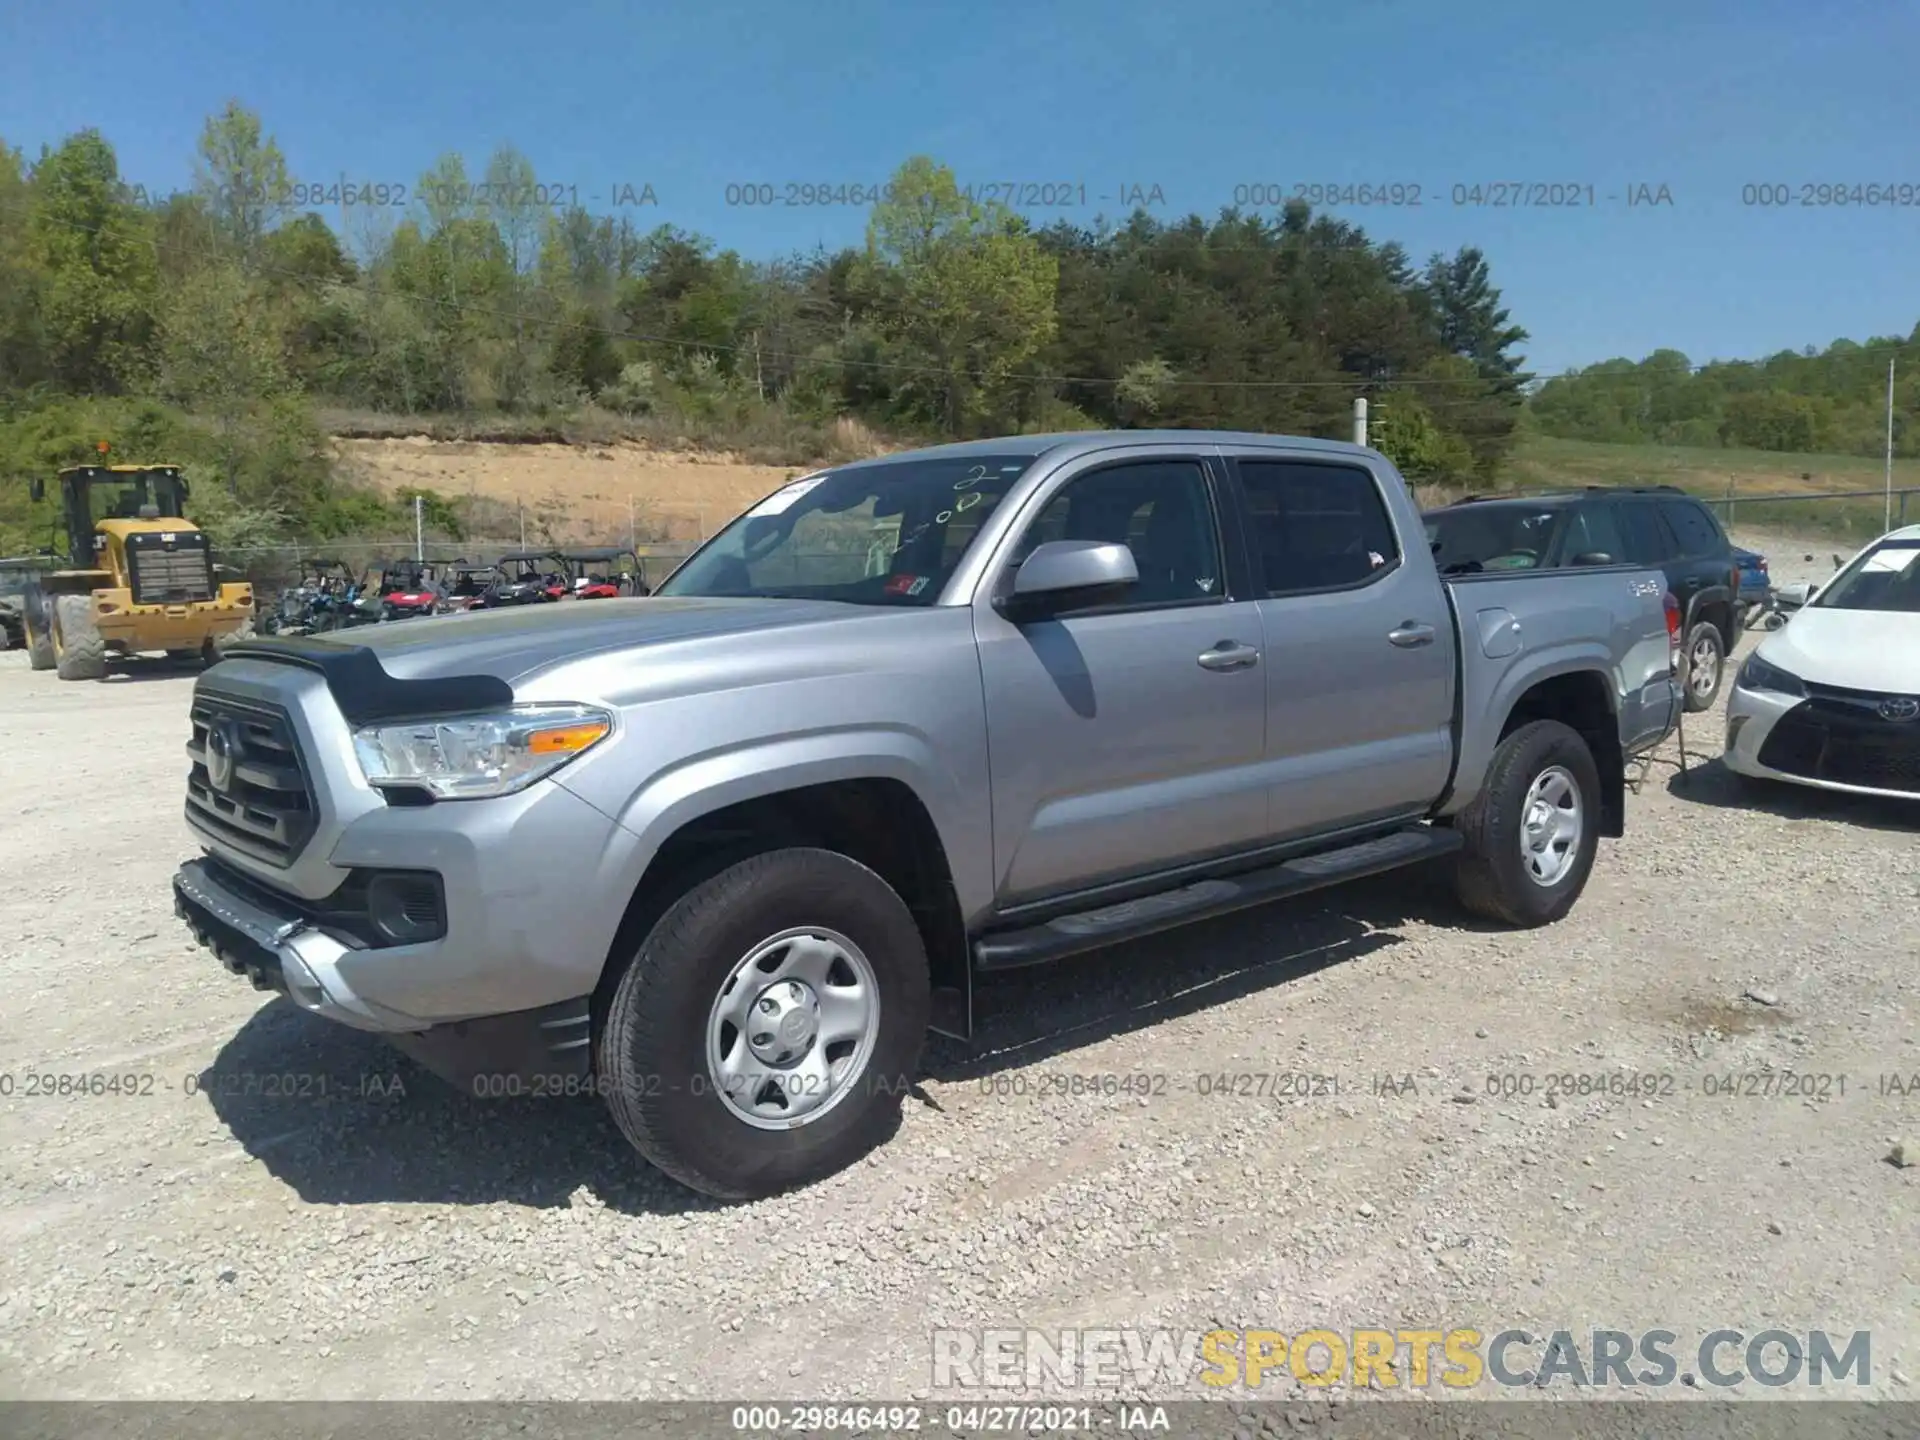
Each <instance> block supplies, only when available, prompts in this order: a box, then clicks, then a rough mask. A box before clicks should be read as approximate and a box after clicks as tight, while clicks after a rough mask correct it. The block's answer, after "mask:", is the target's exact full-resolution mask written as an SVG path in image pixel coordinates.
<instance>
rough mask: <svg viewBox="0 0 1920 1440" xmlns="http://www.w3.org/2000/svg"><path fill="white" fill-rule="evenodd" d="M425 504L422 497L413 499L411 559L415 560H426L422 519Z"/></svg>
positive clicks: (425, 536) (425, 534) (425, 540)
mask: <svg viewBox="0 0 1920 1440" xmlns="http://www.w3.org/2000/svg"><path fill="white" fill-rule="evenodd" d="M425 503H426V502H425V499H424V497H422V496H419V495H416V496H414V497H413V558H414V559H416V560H425V559H426V558H427V532H426V527H425V524H424V521H423V518H422V515H423V510H422V507H423V506H424V505H425Z"/></svg>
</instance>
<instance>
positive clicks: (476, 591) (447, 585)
mask: <svg viewBox="0 0 1920 1440" xmlns="http://www.w3.org/2000/svg"><path fill="white" fill-rule="evenodd" d="M499 580H500V572H499V570H497V569H496V568H495V567H493V566H492V565H476V564H474V563H473V562H472V561H471V560H455V561H454V562H453V563H452V564H451V565H449V566H448V567H447V569H446V573H445V575H444V576H443V577H442V578H441V583H440V587H439V589H440V613H441V614H442V615H457V614H459V613H460V612H461V611H463V610H471V609H473V608H475V607H476V606H477V605H479V602H480V600H481V598H482V597H483V596H484V595H485V594H486V593H487V591H488V589H489V588H490V587H492V586H493V585H495V584H496V583H498V582H499ZM482 608H484V607H482Z"/></svg>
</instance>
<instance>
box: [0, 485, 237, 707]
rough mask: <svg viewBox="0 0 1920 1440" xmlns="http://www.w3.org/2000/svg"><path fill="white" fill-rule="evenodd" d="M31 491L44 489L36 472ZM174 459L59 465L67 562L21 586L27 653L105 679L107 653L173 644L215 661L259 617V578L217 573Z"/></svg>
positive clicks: (178, 650)
mask: <svg viewBox="0 0 1920 1440" xmlns="http://www.w3.org/2000/svg"><path fill="white" fill-rule="evenodd" d="M30 493H31V494H32V497H33V499H34V500H36V501H39V500H43V499H45V498H46V482H45V481H43V480H39V479H35V480H34V481H33V482H32V486H31V491H30ZM187 494H188V489H187V482H186V480H185V479H183V478H182V477H181V474H180V469H179V467H178V466H176V465H77V466H74V467H72V468H70V469H67V470H62V471H61V472H60V509H61V517H62V519H63V520H64V522H65V527H66V532H67V548H68V552H69V553H68V556H67V557H66V559H67V562H68V563H70V564H71V567H72V568H70V569H49V570H44V571H41V572H39V573H37V574H36V575H35V576H34V577H33V579H32V581H31V582H30V583H29V584H28V586H27V587H26V590H25V593H24V594H23V595H22V596H21V607H20V608H21V614H22V618H23V620H24V622H25V624H24V629H25V637H24V638H25V640H26V642H27V654H28V659H29V662H30V663H31V665H32V666H33V668H34V669H35V670H54V671H57V672H58V673H59V676H60V678H61V679H62V680H98V679H100V678H102V677H103V676H104V675H105V674H106V673H107V657H108V656H110V655H113V656H121V655H138V654H141V653H144V652H150V651H165V652H166V653H167V654H168V655H171V656H175V657H181V658H184V657H191V656H196V655H197V656H199V657H200V658H201V659H202V660H204V661H205V662H206V663H207V664H209V665H211V664H212V663H214V661H216V660H218V659H219V658H220V652H221V650H222V649H223V648H224V646H225V644H226V642H228V641H229V640H232V639H234V638H237V637H238V636H239V635H242V634H245V633H248V632H250V631H251V629H252V624H253V587H252V586H251V585H249V584H245V583H238V584H216V583H215V578H216V577H215V574H214V565H213V556H212V555H211V553H210V552H209V551H208V549H207V537H206V535H205V533H204V532H202V531H201V530H199V529H198V528H196V527H195V526H194V525H193V523H192V522H191V521H189V520H187V519H186V518H185V516H184V515H183V513H182V512H183V511H184V509H185V507H186V500H187Z"/></svg>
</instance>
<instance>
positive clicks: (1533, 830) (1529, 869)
mask: <svg viewBox="0 0 1920 1440" xmlns="http://www.w3.org/2000/svg"><path fill="white" fill-rule="evenodd" d="M1599 812H1600V772H1599V769H1598V767H1597V766H1595V764H1594V763H1593V752H1592V751H1591V750H1589V749H1588V748H1587V742H1586V741H1585V740H1584V739H1582V738H1581V736H1580V732H1579V731H1577V730H1575V729H1573V728H1572V727H1571V726H1568V725H1563V724H1561V723H1560V722H1559V721H1558V720H1535V721H1533V722H1532V723H1531V724H1527V725H1522V726H1521V727H1520V728H1519V729H1517V730H1515V731H1514V732H1513V733H1512V734H1511V735H1509V736H1507V738H1506V739H1504V740H1502V741H1501V742H1500V745H1499V747H1498V748H1497V749H1496V750H1495V751H1494V752H1493V763H1492V764H1491V765H1489V766H1488V767H1487V779H1486V784H1485V786H1484V787H1483V788H1482V789H1481V791H1480V793H1479V794H1478V795H1477V796H1475V797H1474V800H1473V803H1472V804H1470V805H1468V806H1467V808H1466V809H1465V810H1463V811H1462V812H1461V813H1460V814H1459V815H1458V816H1457V817H1456V818H1455V820H1454V822H1453V823H1454V828H1455V829H1456V830H1458V831H1460V833H1461V835H1462V836H1463V838H1464V839H1465V841H1466V847H1465V849H1464V850H1463V851H1462V852H1461V854H1460V857H1459V860H1458V861H1457V862H1456V866H1455V872H1454V885H1455V889H1456V891H1457V892H1458V894H1459V896H1460V902H1461V904H1463V905H1465V906H1466V907H1467V909H1469V910H1471V911H1473V912H1474V913H1475V914H1476V915H1483V916H1485V917H1486V918H1487V919H1489V920H1498V921H1501V922H1503V923H1505V924H1508V925H1517V926H1521V927H1523V928H1532V927H1534V926H1538V925H1547V924H1551V923H1552V922H1553V921H1555V920H1558V919H1560V918H1561V917H1562V916H1563V915H1565V914H1566V913H1567V912H1568V911H1569V910H1571V909H1572V908H1573V902H1574V901H1576V900H1578V899H1579V898H1580V892H1581V891H1582V890H1584V889H1585V888H1586V885H1587V876H1588V875H1589V874H1590V873H1591V872H1592V870H1593V859H1594V855H1595V853H1596V852H1597V851H1598V850H1599V848H1600V813H1599Z"/></svg>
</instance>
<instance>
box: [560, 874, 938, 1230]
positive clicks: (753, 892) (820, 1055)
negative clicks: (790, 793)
mask: <svg viewBox="0 0 1920 1440" xmlns="http://www.w3.org/2000/svg"><path fill="white" fill-rule="evenodd" d="M928 1004H929V992H928V976H927V955H926V948H925V945H924V943H923V942H922V940H921V937H920V931H919V927H918V926H916V925H915V924H914V920H913V916H912V914H911V913H910V912H909V911H908V909H907V907H906V904H905V902H903V901H902V900H901V898H900V896H899V895H898V894H896V893H895V892H894V890H893V889H892V887H891V886H889V885H888V884H887V883H886V881H884V880H882V879H881V878H880V877H879V876H878V875H876V874H874V872H873V871H871V870H869V869H868V868H867V867H866V866H864V865H861V864H859V863H858V862H857V861H854V860H850V859H848V858H847V857H846V856H844V855H840V854H836V853H834V852H832V851H828V850H815V849H786V850H774V851H769V852H767V853H765V854H761V855H756V856H753V857H752V858H750V859H747V860H743V861H741V862H739V863H738V864H736V865H733V866H730V867H729V868H727V869H725V870H723V871H721V872H720V873H719V874H718V875H715V876H714V877H713V878H712V879H710V880H707V881H705V882H704V883H702V884H699V885H696V886H694V887H693V888H692V889H691V890H689V891H688V892H687V893H686V894H685V895H683V896H681V898H680V899H679V900H678V901H677V902H675V904H674V905H673V906H672V908H670V909H669V910H668V911H667V912H666V914H665V915H663V916H662V917H661V918H660V920H659V922H658V923H657V924H656V925H655V926H654V927H653V930H652V932H651V933H650V934H649V935H648V936H647V938H646V940H645V941H644V942H642V944H641V946H640V949H639V952H638V953H637V954H636V955H635V956H634V957H633V960H632V962H631V963H630V964H629V965H628V967H627V970H626V973H625V974H623V975H622V976H621V977H620V981H619V984H618V985H617V986H616V988H615V990H614V992H613V998H612V999H611V1001H610V1002H609V1003H608V1007H607V1012H606V1015H605V1019H604V1023H603V1025H602V1027H601V1034H600V1038H599V1046H598V1061H599V1069H600V1073H601V1076H602V1078H603V1082H604V1084H605V1086H606V1089H607V1105H608V1108H609V1109H611V1110H612V1112H613V1118H614V1121H615V1123H617V1124H618V1125H619V1127H620V1129H621V1132H622V1133H623V1134H624V1135H625V1136H626V1137H627V1139H628V1140H629V1141H630V1142H632V1144H633V1146H634V1148H635V1149H637V1150H638V1151H639V1152H640V1153H641V1154H642V1155H644V1156H645V1157H646V1158H647V1159H648V1160H650V1161H652V1162H653V1164H655V1165H656V1166H658V1167H659V1168H660V1169H661V1170H664V1171H665V1172H666V1173H667V1174H669V1175H671V1176H672V1177H673V1178H674V1179H676V1180H678V1181H680V1182H681V1183H682V1184H684V1185H687V1186H689V1187H691V1188H692V1189H695V1190H698V1191H700V1192H702V1193H703V1194H707V1195H712V1196H716V1197H718V1198H720V1199H726V1200H751V1199H758V1198H760V1197H762V1196H766V1195H772V1194H776V1193H778V1192H780V1191H782V1190H788V1189H791V1188H793V1187H794V1186H797V1185H804V1184H807V1183H809V1182H811V1181H815V1180H819V1179H822V1178H824V1177H825V1176H828V1175H831V1174H833V1173H834V1172H836V1171H839V1170H843V1169H845V1168H846V1167H847V1166H848V1165H851V1164H852V1163H853V1162H854V1161H856V1160H858V1159H859V1158H860V1157H861V1156H863V1155H865V1154H866V1153H867V1152H868V1151H869V1150H871V1149H873V1148H874V1146H876V1145H878V1144H879V1143H880V1142H881V1141H883V1140H884V1139H886V1137H887V1135H888V1134H889V1133H890V1132H891V1131H892V1129H893V1127H894V1126H895V1125H896V1124H897V1123H898V1119H899V1114H900V1102H901V1097H902V1096H903V1095H904V1094H905V1093H906V1088H907V1086H908V1085H909V1084H910V1083H911V1082H912V1080H913V1076H914V1069H915V1066H916V1065H917V1064H918V1062H919V1057H920V1048H921V1045H922V1044H923V1043H924V1041H925V1039H926V1030H927V1015H928Z"/></svg>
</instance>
